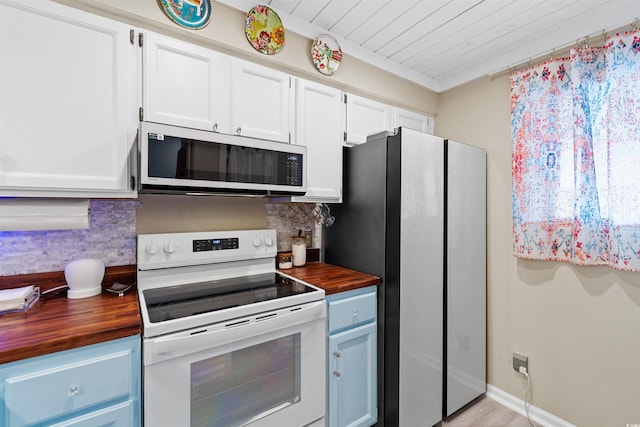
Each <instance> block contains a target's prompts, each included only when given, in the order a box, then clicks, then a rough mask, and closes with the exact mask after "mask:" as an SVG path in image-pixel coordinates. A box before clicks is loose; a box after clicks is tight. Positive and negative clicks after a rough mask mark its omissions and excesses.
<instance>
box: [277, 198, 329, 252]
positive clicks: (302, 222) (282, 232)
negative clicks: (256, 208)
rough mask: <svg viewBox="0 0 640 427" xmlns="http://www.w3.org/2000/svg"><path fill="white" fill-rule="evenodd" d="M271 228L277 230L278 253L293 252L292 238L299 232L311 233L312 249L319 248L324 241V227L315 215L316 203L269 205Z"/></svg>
mask: <svg viewBox="0 0 640 427" xmlns="http://www.w3.org/2000/svg"><path fill="white" fill-rule="evenodd" d="M265 206H266V208H267V221H268V223H269V228H275V229H276V230H277V239H278V251H280V252H282V251H290V250H291V238H292V236H296V235H298V231H299V230H302V231H303V232H307V233H311V247H312V248H319V247H320V244H321V239H322V225H321V224H319V223H318V222H317V221H316V217H314V215H313V209H314V208H315V207H316V204H315V203H267V204H266V205H265Z"/></svg>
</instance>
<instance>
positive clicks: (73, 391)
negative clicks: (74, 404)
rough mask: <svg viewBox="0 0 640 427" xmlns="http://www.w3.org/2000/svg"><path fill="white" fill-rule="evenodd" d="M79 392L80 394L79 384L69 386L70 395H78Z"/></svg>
mask: <svg viewBox="0 0 640 427" xmlns="http://www.w3.org/2000/svg"><path fill="white" fill-rule="evenodd" d="M78 394H80V387H78V386H77V385H72V386H71V387H70V388H69V396H77V395H78Z"/></svg>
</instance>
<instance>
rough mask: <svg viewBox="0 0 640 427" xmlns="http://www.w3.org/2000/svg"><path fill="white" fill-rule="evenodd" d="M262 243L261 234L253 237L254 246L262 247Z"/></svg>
mask: <svg viewBox="0 0 640 427" xmlns="http://www.w3.org/2000/svg"><path fill="white" fill-rule="evenodd" d="M260 245H262V240H260V236H255V237H254V238H253V246H255V247H256V248H258V247H260Z"/></svg>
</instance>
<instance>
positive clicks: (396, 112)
mask: <svg viewBox="0 0 640 427" xmlns="http://www.w3.org/2000/svg"><path fill="white" fill-rule="evenodd" d="M400 126H402V127H406V128H409V129H413V130H418V131H420V132H425V133H428V134H430V135H433V118H432V117H430V116H427V115H424V114H418V113H414V112H413V111H409V110H404V109H402V108H397V107H395V108H394V109H393V127H394V128H397V127H400Z"/></svg>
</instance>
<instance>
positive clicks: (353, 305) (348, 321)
mask: <svg viewBox="0 0 640 427" xmlns="http://www.w3.org/2000/svg"><path fill="white" fill-rule="evenodd" d="M328 305H329V312H328V314H327V316H328V318H329V334H332V333H334V332H337V331H340V330H343V329H345V328H353V327H355V326H358V325H363V324H365V323H369V322H373V321H375V319H376V309H377V303H376V292H375V288H374V290H373V291H372V292H367V293H363V294H358V295H355V296H352V297H347V298H340V299H336V300H335V301H334V300H328Z"/></svg>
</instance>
